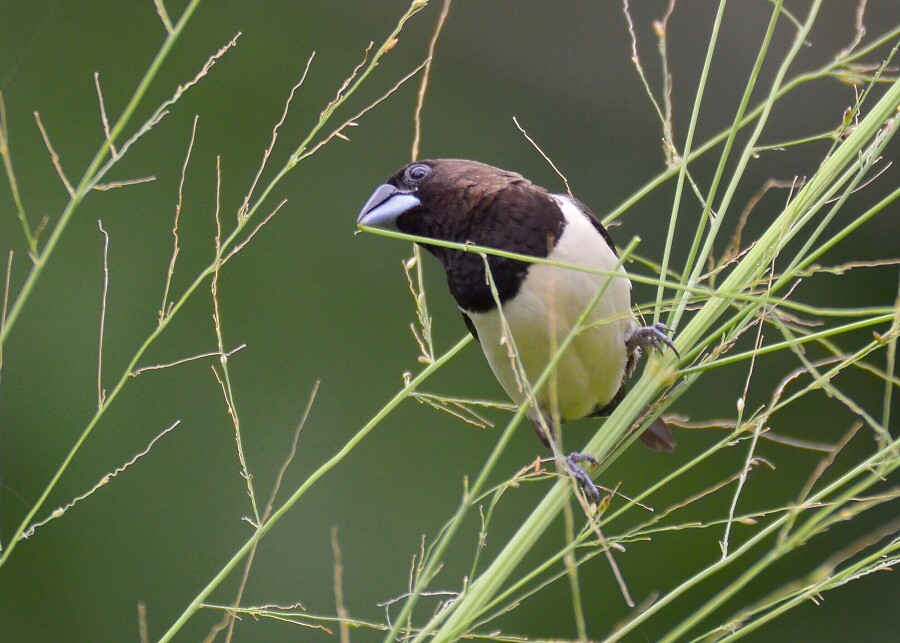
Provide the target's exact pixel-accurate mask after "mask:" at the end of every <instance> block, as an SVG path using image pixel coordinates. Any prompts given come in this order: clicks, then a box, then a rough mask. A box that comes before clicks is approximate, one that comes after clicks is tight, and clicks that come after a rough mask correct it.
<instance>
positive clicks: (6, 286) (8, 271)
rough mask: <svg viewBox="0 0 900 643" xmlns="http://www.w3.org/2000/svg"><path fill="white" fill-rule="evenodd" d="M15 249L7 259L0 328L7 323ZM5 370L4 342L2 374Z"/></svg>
mask: <svg viewBox="0 0 900 643" xmlns="http://www.w3.org/2000/svg"><path fill="white" fill-rule="evenodd" d="M12 262H13V251H12V250H10V251H9V256H8V257H7V259H6V279H5V280H4V286H3V310H2V311H0V329H2V328H3V326H5V325H6V306H7V304H8V303H9V280H10V277H11V276H12ZM2 372H3V344H0V374H2Z"/></svg>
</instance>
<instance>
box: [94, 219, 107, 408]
mask: <svg viewBox="0 0 900 643" xmlns="http://www.w3.org/2000/svg"><path fill="white" fill-rule="evenodd" d="M97 226H98V227H99V228H100V232H101V233H103V299H102V303H101V305H100V343H99V347H98V349H97V408H98V409H101V408H103V402H104V401H105V400H106V391H104V390H103V338H104V336H105V331H106V295H107V293H108V292H109V234H107V232H106V230H104V229H103V222H102V221H100V220H99V219H98V220H97Z"/></svg>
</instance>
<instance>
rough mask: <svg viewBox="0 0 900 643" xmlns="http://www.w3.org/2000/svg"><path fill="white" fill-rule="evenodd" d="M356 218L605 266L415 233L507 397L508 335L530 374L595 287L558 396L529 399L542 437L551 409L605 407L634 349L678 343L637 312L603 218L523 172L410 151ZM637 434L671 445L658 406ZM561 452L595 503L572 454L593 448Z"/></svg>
mask: <svg viewBox="0 0 900 643" xmlns="http://www.w3.org/2000/svg"><path fill="white" fill-rule="evenodd" d="M357 225H358V226H361V227H370V228H382V229H389V230H397V231H400V232H403V233H406V234H411V235H416V236H419V237H426V238H428V239H434V240H436V241H449V242H456V243H460V244H475V245H479V246H485V247H489V248H492V249H496V250H501V251H507V252H510V253H516V254H520V255H528V256H530V257H536V258H541V259H547V260H550V261H553V262H556V263H561V264H566V265H576V266H583V267H586V268H590V269H599V270H603V271H607V274H606V275H601V274H596V273H590V272H584V271H578V270H574V269H571V268H564V267H561V266H552V265H547V264H544V263H533V262H527V261H523V260H519V259H514V258H508V257H502V256H497V255H487V260H486V262H485V259H484V257H483V256H481V255H479V254H478V253H472V252H465V251H462V250H459V249H454V248H447V247H443V246H440V245H433V244H429V243H427V242H422V243H421V245H422V246H423V247H424V248H425V249H426V250H427V251H429V252H430V253H431V254H432V255H434V256H435V257H436V258H437V259H438V260H439V261H440V263H441V265H442V266H443V268H444V272H445V273H446V277H447V284H448V286H449V290H450V294H451V296H452V297H453V299H454V300H455V302H456V305H457V307H458V308H459V310H460V312H461V313H462V317H463V321H464V322H465V325H466V327H467V328H468V330H469V332H470V333H471V334H472V335H473V337H474V338H475V339H476V340H477V341H478V342H479V343H480V345H481V348H482V350H483V351H484V355H485V357H486V358H487V362H488V365H489V366H490V368H491V370H492V371H493V373H494V375H495V376H496V378H497V380H498V381H499V383H500V385H501V386H502V387H503V389H504V390H505V391H506V393H507V394H508V395H509V397H510V398H511V399H512V400H513V402H515V403H516V404H522V403H523V402H524V401H525V400H526V399H527V397H528V390H527V387H526V386H524V385H523V382H522V381H521V380H522V378H521V377H520V373H517V370H516V366H515V364H514V363H513V360H512V359H511V356H510V351H509V350H508V349H509V345H510V344H512V345H514V346H515V351H516V354H517V355H518V359H519V364H520V369H521V371H524V374H525V376H526V380H527V381H528V382H534V381H535V380H536V379H537V378H538V376H539V375H540V374H541V372H542V371H543V370H544V368H545V367H546V365H547V364H548V362H549V361H550V360H551V358H552V357H553V355H554V353H555V350H556V348H555V347H557V346H559V345H560V343H561V342H562V340H563V339H564V338H565V337H566V335H567V334H568V333H569V332H570V330H571V329H572V328H573V326H574V325H575V324H576V323H577V321H578V319H579V317H580V316H581V315H582V313H583V311H584V310H585V309H586V308H587V306H588V304H589V303H590V302H591V301H592V300H593V299H594V297H595V296H596V295H597V293H598V292H600V291H601V289H602V290H603V292H602V294H601V295H600V297H599V300H598V302H597V304H596V306H595V307H594V309H593V311H592V312H591V313H590V316H589V318H588V319H587V323H586V324H585V328H584V329H583V330H581V331H580V332H578V334H577V335H576V336H575V338H574V340H573V341H572V342H571V344H570V345H569V346H568V348H567V349H566V350H565V352H564V353H563V354H562V355H561V357H560V359H559V361H558V362H557V365H556V381H557V386H555V387H553V389H554V390H555V391H556V393H555V395H556V399H551V397H550V396H551V390H550V389H551V387H548V386H544V387H543V388H542V389H541V390H540V391H538V392H537V394H536V404H532V406H531V408H530V409H529V411H528V416H529V418H530V420H531V422H532V424H533V426H534V429H535V432H536V433H537V435H538V437H539V438H540V439H541V441H542V442H543V443H544V444H545V445H546V446H547V447H548V448H551V449H553V445H554V442H553V436H551V435H548V428H549V426H550V423H549V422H548V418H550V417H551V413H552V412H554V411H555V412H557V413H558V418H559V419H560V421H561V422H562V423H563V424H564V423H567V422H571V421H573V420H577V419H580V418H584V417H601V416H605V415H608V414H609V413H611V412H612V411H613V409H615V407H616V405H618V403H619V402H620V401H621V399H622V398H623V397H624V395H625V392H626V384H627V382H628V380H629V378H630V377H631V376H632V374H633V373H634V370H635V366H636V364H637V362H638V360H639V359H640V357H641V354H642V351H646V350H650V349H656V350H660V351H661V350H663V347H664V346H667V347H669V348H670V349H672V350H673V351H674V352H675V353H676V355H677V350H676V349H675V345H674V343H673V341H672V339H671V338H670V337H669V333H670V332H671V331H670V329H669V328H667V327H666V326H665V325H664V324H661V323H656V324H651V325H649V326H641V325H640V324H639V323H638V322H637V320H636V318H635V316H634V314H633V313H632V309H631V281H630V280H629V278H628V275H627V273H626V271H625V269H624V267H623V266H622V265H621V261H620V260H619V258H618V254H617V251H616V247H615V245H614V244H613V241H612V238H611V237H610V235H609V232H608V231H607V230H606V228H605V227H604V226H603V224H602V223H601V222H600V220H599V219H598V218H597V217H596V216H595V215H594V214H593V212H591V211H590V210H589V209H588V207H587V206H585V205H584V204H583V203H582V202H581V201H579V200H578V199H576V198H574V197H573V196H570V195H569V194H552V193H550V192H549V191H548V190H546V189H545V188H542V187H540V186H538V185H535V184H534V183H532V182H531V181H529V180H528V179H526V178H525V177H524V176H522V175H521V174H518V173H516V172H512V171H507V170H503V169H500V168H497V167H493V166H491V165H487V164H484V163H480V162H477V161H470V160H463V159H436V160H419V161H415V162H412V163H409V164H408V165H406V166H404V167H403V168H401V169H400V170H398V171H397V172H396V173H395V174H394V175H393V176H391V177H390V178H389V179H388V180H387V182H386V183H384V184H382V185H380V186H379V187H378V188H377V189H376V190H375V191H374V192H373V193H372V195H371V197H370V198H369V199H368V201H366V203H365V205H364V206H363V208H362V210H361V211H360V213H359V216H358V218H357ZM485 263H487V268H486V266H485ZM610 271H614V274H615V276H612V277H610V276H609V274H608V273H609V272H610ZM492 288H493V289H492ZM498 304H499V306H498ZM507 334H508V335H511V338H507ZM521 371H520V372H521ZM640 440H641V442H643V443H644V444H645V445H646V446H649V447H650V448H652V449H654V450H657V451H672V450H673V449H674V448H675V441H674V439H673V438H672V433H671V431H670V430H669V428H668V426H667V425H666V423H665V422H664V421H663V420H662V419H661V418H660V419H657V420H655V421H654V422H652V423H651V424H650V425H649V426H648V427H647V429H646V430H645V431H644V432H643V433H642V434H641V436H640ZM554 455H557V453H556V451H554ZM560 457H561V456H560ZM565 460H566V462H567V463H568V466H569V469H570V472H571V475H572V477H574V478H575V480H577V481H578V483H580V485H581V487H582V489H584V491H585V492H586V493H587V494H588V495H589V496H590V497H591V499H592V500H593V501H594V502H595V504H596V503H597V502H598V500H599V491H598V489H597V487H596V485H595V484H594V483H593V481H592V480H591V478H590V476H589V475H588V474H587V472H586V471H585V470H584V469H583V468H582V467H581V466H580V464H579V463H582V462H587V463H589V464H591V465H598V464H599V463H598V462H597V460H596V458H594V457H593V456H591V455H588V454H584V453H579V452H574V453H571V454H570V455H568V456H566V457H565Z"/></svg>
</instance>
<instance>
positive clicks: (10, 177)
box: [0, 92, 37, 344]
mask: <svg viewBox="0 0 900 643" xmlns="http://www.w3.org/2000/svg"><path fill="white" fill-rule="evenodd" d="M0 157H2V158H3V167H4V169H5V170H6V179H7V181H8V182H9V190H10V192H12V197H13V203H15V204H16V215H17V216H18V217H19V222H20V223H21V224H22V231H23V232H24V233H25V241H26V242H27V243H28V250H29V252H30V253H31V255H32V258H34V256H36V255H37V235H35V234H32V232H31V226H29V225H28V217H27V216H26V215H25V206H24V205H23V204H22V196H21V195H20V194H19V183H18V181H16V173H15V172H14V171H13V166H12V155H11V154H10V151H9V128H8V126H7V124H6V103H5V102H4V100H3V92H0ZM2 343H3V342H0V344H2Z"/></svg>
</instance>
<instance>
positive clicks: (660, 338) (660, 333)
mask: <svg viewBox="0 0 900 643" xmlns="http://www.w3.org/2000/svg"><path fill="white" fill-rule="evenodd" d="M671 332H674V331H673V330H672V329H671V328H669V327H668V326H666V325H665V324H663V323H662V322H658V323H656V324H652V325H650V326H642V327H641V328H638V329H637V330H636V331H634V332H633V333H632V334H631V336H630V337H629V338H628V339H627V340H626V341H625V349H626V350H627V351H628V352H629V353H633V352H634V351H635V350H637V349H640V348H655V349H656V350H658V351H660V352H662V349H663V348H662V347H663V344H665V345H666V346H668V347H669V348H671V349H672V352H673V353H675V355H677V356H678V359H681V354H680V353H679V352H678V349H677V348H675V342H673V341H672V340H671V339H670V338H669V336H668V335H667V333H671Z"/></svg>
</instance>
